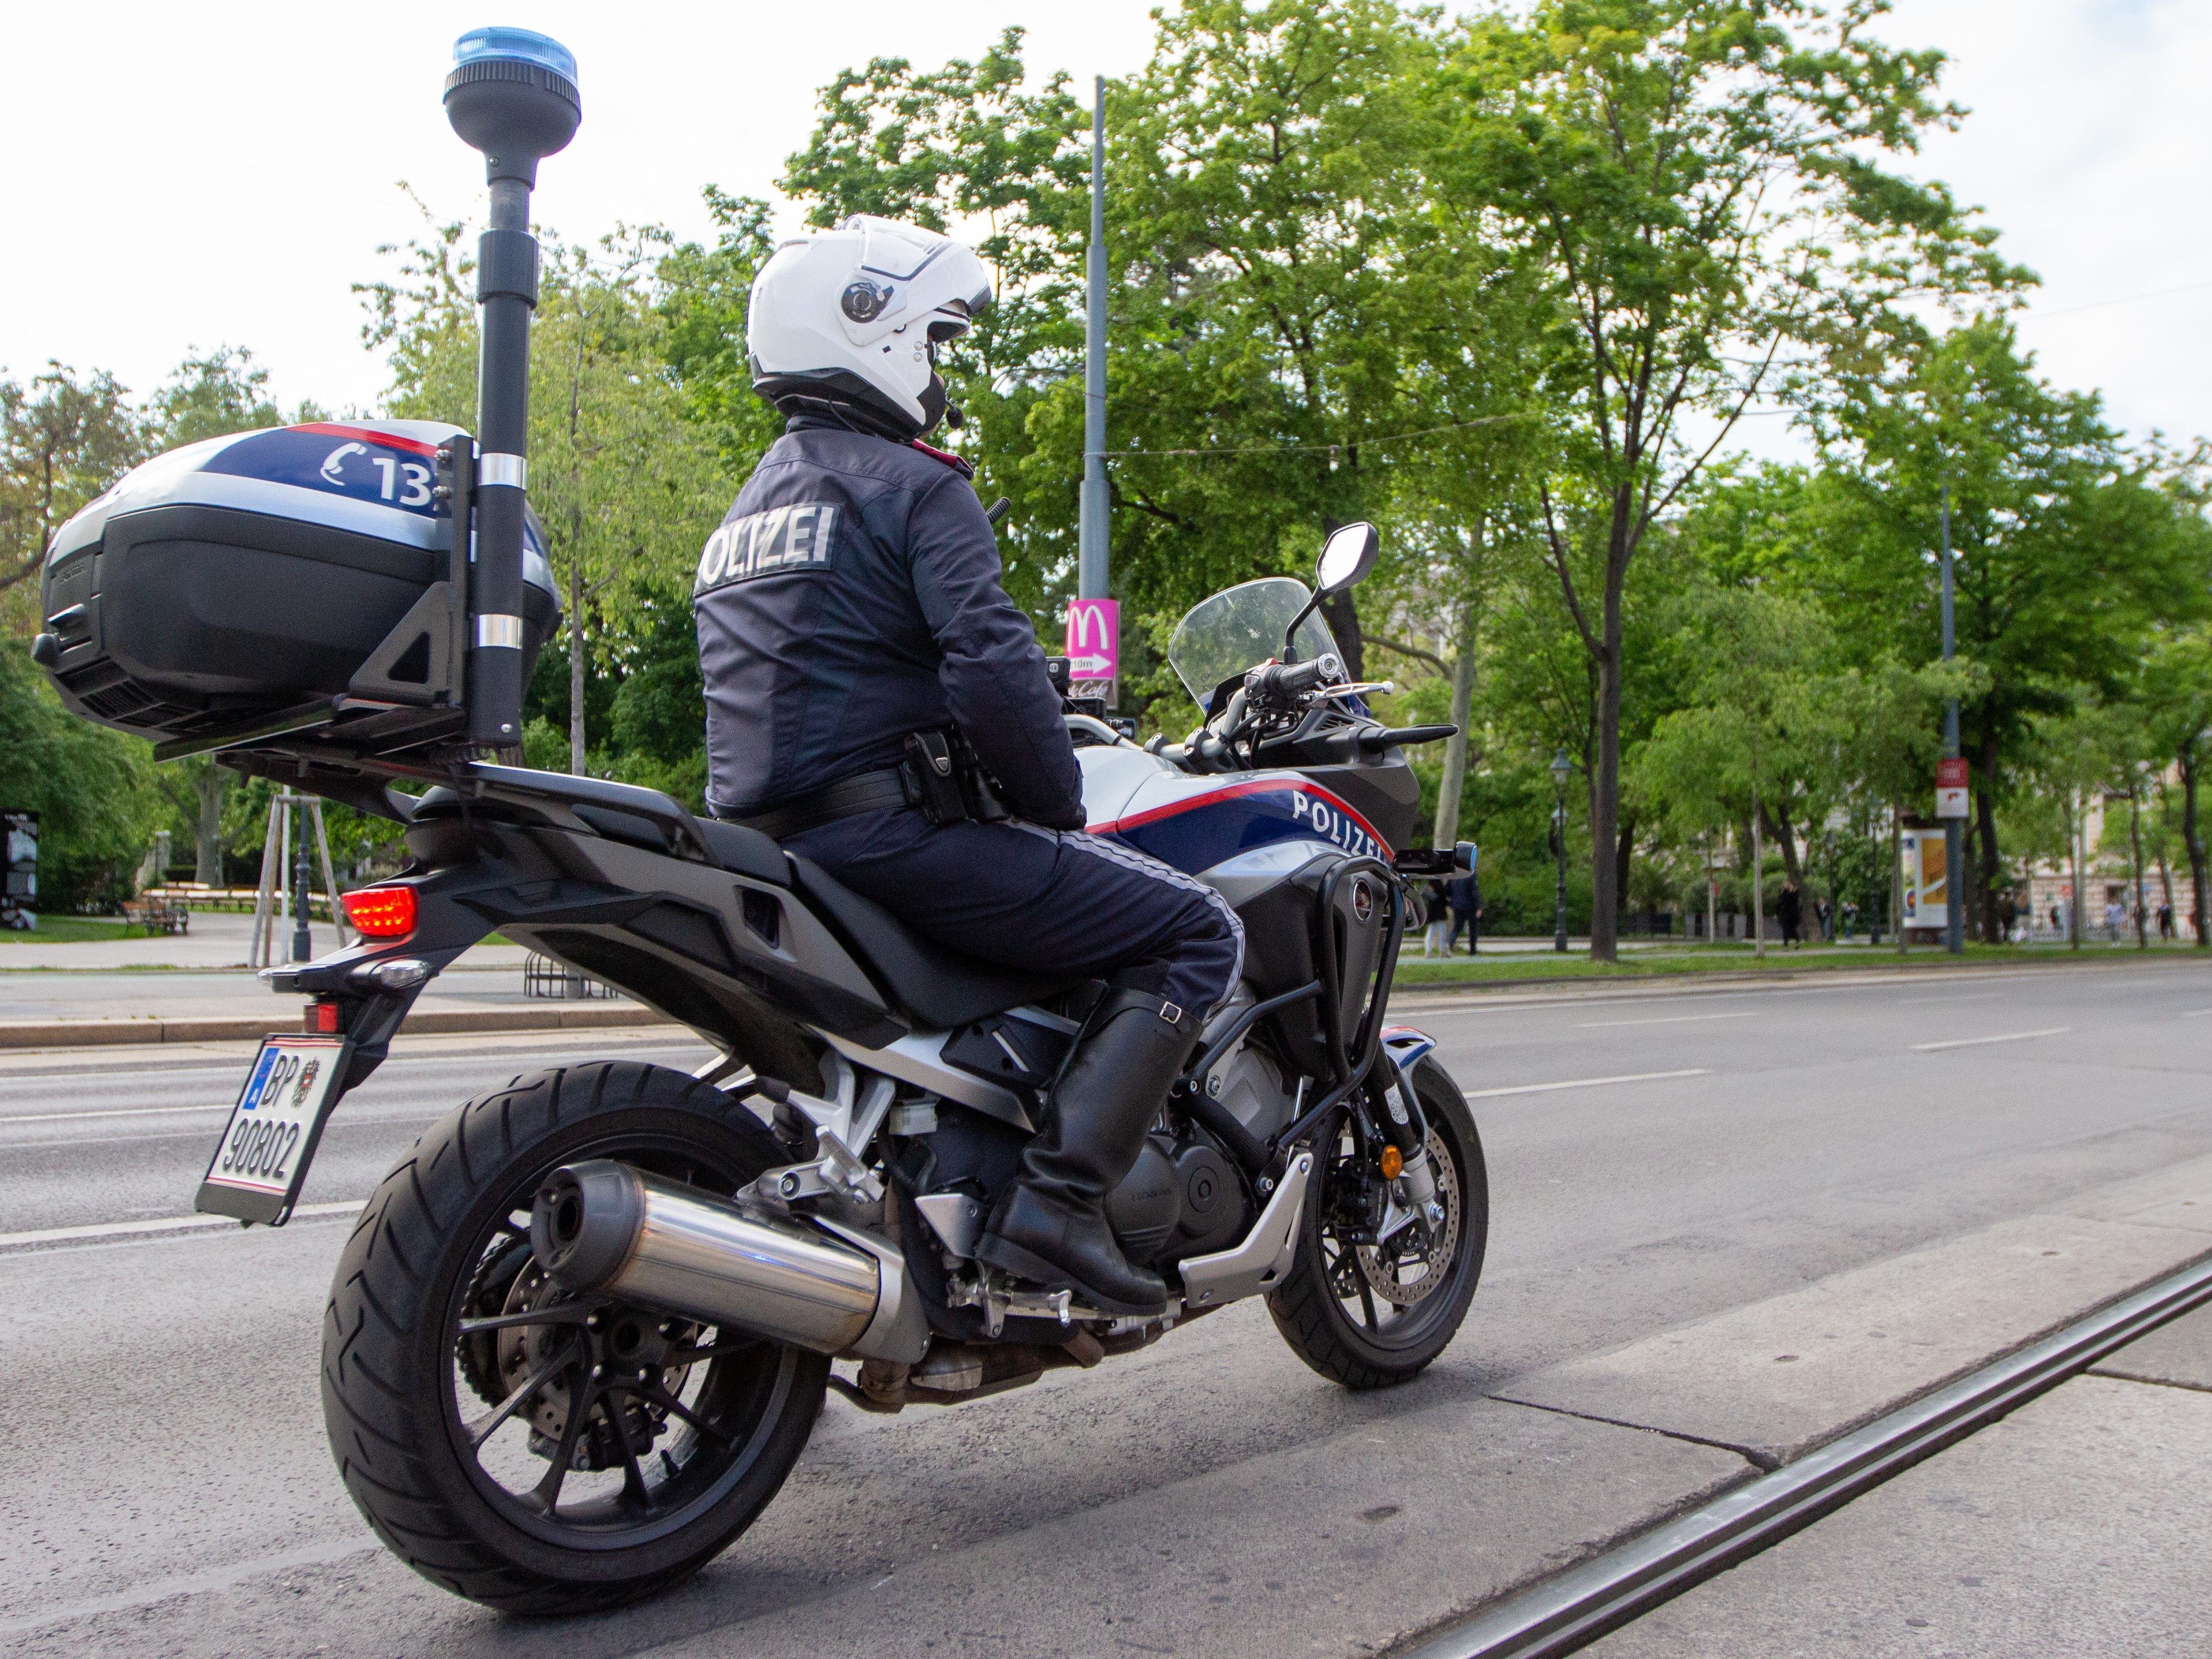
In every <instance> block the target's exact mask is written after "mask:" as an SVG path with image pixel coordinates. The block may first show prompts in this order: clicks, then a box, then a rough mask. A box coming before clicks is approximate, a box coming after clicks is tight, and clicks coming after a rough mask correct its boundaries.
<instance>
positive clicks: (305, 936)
mask: <svg viewBox="0 0 2212 1659" xmlns="http://www.w3.org/2000/svg"><path fill="white" fill-rule="evenodd" d="M291 817H292V822H293V823H295V824H297V825H298V826H299V829H300V850H299V855H298V856H297V857H296V858H295V859H294V860H293V861H292V960H293V961H295V962H307V961H311V960H312V959H313V957H314V954H315V942H314V939H313V935H312V934H310V933H308V931H307V903H308V895H310V894H311V893H313V891H314V879H315V878H314V872H313V871H311V870H309V869H308V868H307V814H306V813H305V812H297V811H295V812H294V813H293V814H292V815H291Z"/></svg>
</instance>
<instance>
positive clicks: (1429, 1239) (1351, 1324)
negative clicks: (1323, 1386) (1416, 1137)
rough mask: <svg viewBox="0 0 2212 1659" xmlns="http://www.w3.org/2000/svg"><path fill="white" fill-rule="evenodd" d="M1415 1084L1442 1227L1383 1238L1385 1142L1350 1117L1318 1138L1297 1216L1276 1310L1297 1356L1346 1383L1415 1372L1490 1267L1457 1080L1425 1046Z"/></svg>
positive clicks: (1443, 1340) (1474, 1155)
mask: <svg viewBox="0 0 2212 1659" xmlns="http://www.w3.org/2000/svg"><path fill="white" fill-rule="evenodd" d="M1413 1088H1414V1091H1415V1092H1416V1093H1417V1094H1418V1095H1419V1097H1420V1102H1421V1110H1422V1112H1423V1114H1424V1115H1425V1116H1426V1117H1427V1119H1428V1121H1429V1162H1430V1167H1431V1169H1432V1170H1435V1172H1436V1182H1437V1201H1438V1202H1439V1203H1441V1204H1442V1205H1443V1209H1444V1220H1443V1225H1442V1226H1441V1227H1438V1228H1435V1229H1426V1228H1424V1227H1422V1226H1421V1225H1418V1224H1416V1225H1411V1226H1407V1227H1406V1228H1404V1229H1403V1230H1401V1231H1397V1232H1395V1233H1393V1234H1392V1235H1391V1236H1390V1237H1389V1238H1388V1239H1384V1240H1382V1241H1380V1242H1377V1239H1376V1223H1377V1221H1378V1220H1379V1219H1380V1216H1379V1214H1378V1211H1379V1208H1380V1204H1379V1194H1378V1193H1377V1190H1376V1182H1377V1179H1378V1177H1377V1176H1376V1175H1375V1173H1374V1171H1373V1168H1372V1165H1373V1163H1374V1160H1375V1159H1376V1157H1377V1155H1378V1153H1379V1150H1380V1149H1379V1148H1376V1147H1371V1146H1367V1145H1366V1144H1364V1139H1363V1138H1362V1136H1361V1135H1360V1133H1359V1132H1358V1127H1357V1126H1356V1125H1354V1124H1353V1123H1352V1121H1350V1120H1349V1118H1346V1119H1345V1120H1344V1121H1340V1123H1339V1125H1338V1127H1337V1128H1336V1130H1335V1132H1334V1133H1333V1134H1331V1135H1328V1136H1326V1137H1325V1138H1324V1139H1323V1140H1322V1143H1321V1144H1320V1145H1319V1146H1316V1149H1315V1150H1316V1152H1318V1154H1319V1157H1318V1158H1317V1160H1316V1169H1315V1171H1314V1176H1313V1185H1312V1187H1311V1188H1310V1190H1309V1191H1308V1192H1307V1194H1306V1204H1305V1211H1304V1214H1303V1215H1302V1216H1301V1217H1300V1218H1299V1222H1298V1230H1299V1239H1298V1253H1297V1261H1295V1262H1294V1263H1293V1264H1292V1265H1291V1272H1290V1274H1289V1277H1288V1278H1287V1279H1285V1281H1284V1283H1283V1285H1282V1287H1281V1288H1280V1289H1279V1290H1277V1291H1273V1292H1272V1293H1271V1294H1270V1295H1269V1296H1268V1297H1267V1311H1268V1312H1269V1313H1270V1314H1272V1315H1273V1316H1274V1321H1275V1328H1276V1329H1278V1330H1279V1331H1280V1332H1282V1334H1283V1339H1284V1340H1285V1341H1286V1342H1288V1343H1289V1344H1290V1345H1291V1350H1292V1352H1295V1353H1296V1354H1297V1356H1298V1358H1301V1359H1303V1360H1304V1361H1305V1362H1306V1364H1309V1365H1310V1366H1312V1367H1313V1368H1314V1370H1317V1371H1319V1372H1320V1373H1321V1374H1322V1376H1326V1377H1328V1378H1329V1379H1330V1380H1331V1381H1332V1382H1336V1383H1342V1384H1344V1386H1345V1387H1346V1388H1348V1389H1383V1388H1389V1387H1390V1386H1391V1385H1393V1384H1394V1383H1403V1382H1406V1381H1407V1380H1408V1379H1410V1378H1412V1377H1413V1376H1418V1375H1419V1373H1420V1372H1421V1371H1422V1370H1423V1369H1425V1367H1426V1366H1427V1365H1428V1364H1429V1363H1430V1362H1431V1360H1433V1359H1434V1358H1436V1357H1437V1355H1438V1354H1440V1353H1442V1352H1443V1351H1444V1349H1445V1348H1446V1347H1447V1346H1449V1344H1450V1342H1451V1340H1452V1338H1453V1337H1454V1336H1455V1335H1457V1334H1458V1333H1459V1327H1460V1322H1461V1321H1462V1319H1464V1318H1465V1317H1466V1316H1467V1308H1468V1303H1469V1302H1470V1301H1471V1300H1472V1299H1473V1298H1474V1287H1475V1283H1476V1281H1477V1280H1478V1279H1480V1277H1481V1276H1482V1255H1483V1248H1484V1245H1485V1244H1486V1242H1487V1240H1488V1237H1489V1231H1490V1183H1489V1176H1488V1173H1487V1171H1486V1170H1485V1168H1484V1166H1483V1161H1482V1142H1481V1139H1480V1137H1479V1136H1478V1135H1477V1134H1476V1133H1475V1127H1474V1114H1473V1113H1471V1112H1470V1111H1468V1105H1467V1101H1466V1099H1465V1097H1462V1095H1461V1093H1460V1091H1459V1085H1456V1084H1455V1083H1454V1082H1453V1081H1452V1079H1451V1076H1450V1074H1449V1073H1447V1072H1446V1071H1445V1070H1444V1068H1443V1066H1441V1065H1439V1064H1437V1061H1436V1060H1434V1059H1432V1058H1429V1057H1427V1056H1424V1057H1423V1059H1422V1060H1421V1061H1420V1063H1419V1065H1417V1066H1415V1067H1414V1068H1413Z"/></svg>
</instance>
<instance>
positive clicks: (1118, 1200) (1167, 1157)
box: [1106, 1132, 1251, 1266]
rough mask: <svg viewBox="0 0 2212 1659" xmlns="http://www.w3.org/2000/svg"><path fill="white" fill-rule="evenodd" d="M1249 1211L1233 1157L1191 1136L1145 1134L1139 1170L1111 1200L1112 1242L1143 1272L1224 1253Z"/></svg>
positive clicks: (1131, 1173)
mask: <svg viewBox="0 0 2212 1659" xmlns="http://www.w3.org/2000/svg"><path fill="white" fill-rule="evenodd" d="M1250 1213H1251V1210H1250V1206H1249V1205H1247V1204H1246V1202H1245V1200H1244V1188H1243V1183H1242V1182H1239V1181H1238V1180H1237V1172H1236V1170H1233V1169H1231V1167H1230V1164H1229V1159H1228V1158H1227V1157H1226V1156H1225V1154H1224V1153H1223V1152H1222V1151H1221V1149H1220V1148H1219V1147H1218V1146H1215V1145H1214V1144H1213V1143H1212V1141H1211V1140H1208V1139H1205V1138H1204V1137H1203V1136H1201V1135H1199V1134H1197V1133H1194V1132H1191V1133H1186V1134H1185V1135H1184V1136H1183V1137H1182V1138H1181V1139H1177V1138H1176V1137H1173V1136H1170V1135H1166V1134H1162V1133H1152V1134H1150V1135H1147V1136H1146V1138H1145V1146H1144V1150H1143V1151H1141V1152H1139V1153H1138V1154H1137V1162H1136V1164H1135V1166H1134V1167H1133V1168H1132V1169H1131V1170H1130V1171H1129V1173H1128V1175H1127V1177H1126V1178H1124V1179H1123V1181H1122V1182H1121V1185H1120V1186H1118V1187H1116V1188H1115V1189H1114V1190H1113V1191H1112V1192H1111V1193H1109V1194H1107V1196H1106V1218H1107V1219H1108V1220H1109V1222H1111V1223H1112V1224H1113V1227H1114V1237H1116V1238H1117V1239H1119V1240H1120V1241H1121V1250H1122V1254H1124V1255H1127V1257H1128V1258H1129V1260H1130V1261H1133V1262H1136V1263H1138V1264H1139V1265H1140V1266H1146V1265H1150V1264H1152V1263H1158V1262H1172V1261H1181V1260H1182V1258H1183V1257H1185V1256H1187V1255H1206V1254H1208V1253H1209V1252H1211V1251H1214V1250H1225V1249H1228V1248H1229V1246H1230V1245H1231V1244H1233V1243H1236V1242H1237V1237H1239V1236H1240V1235H1241V1234H1242V1233H1243V1231H1244V1225H1245V1222H1246V1219H1247V1218H1248V1217H1249V1215H1250Z"/></svg>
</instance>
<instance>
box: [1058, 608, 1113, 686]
mask: <svg viewBox="0 0 2212 1659" xmlns="http://www.w3.org/2000/svg"><path fill="white" fill-rule="evenodd" d="M1120 672H1121V601H1119V600H1118V599H1070V600H1069V601H1068V602H1067V677H1068V678H1069V679H1071V680H1073V681H1075V682H1077V683H1079V684H1080V683H1081V682H1083V681H1085V680H1089V681H1094V682H1095V681H1101V680H1103V681H1106V682H1109V683H1110V682H1111V681H1112V680H1113V679H1114V678H1115V677H1116V676H1117V675H1119V674H1120Z"/></svg>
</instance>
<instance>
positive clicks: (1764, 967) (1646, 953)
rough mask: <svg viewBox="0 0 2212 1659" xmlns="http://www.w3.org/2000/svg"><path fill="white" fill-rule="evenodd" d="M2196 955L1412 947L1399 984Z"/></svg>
mask: <svg viewBox="0 0 2212 1659" xmlns="http://www.w3.org/2000/svg"><path fill="white" fill-rule="evenodd" d="M2191 954H2193V952H2192V950H2191V947H2190V946H2187V945H2152V946H2151V948H2150V949H2149V950H2148V951H2136V949H2135V948H2134V946H2133V945H2110V944H2106V943H2103V942H2099V943H2095V944H2085V945H2082V947H2081V949H2080V950H2079V951H2075V950H2072V949H2070V948H2069V947H2068V946H2066V945H1967V946H1966V954H1965V955H1964V957H1956V958H1954V957H1952V956H1951V955H1950V953H1949V952H1948V951H1943V950H1942V949H1940V948H1936V947H1931V946H1929V945H1915V946H1913V947H1912V948H1911V950H1909V951H1905V953H1904V954H1903V955H1902V956H1900V955H1899V953H1898V951H1897V949H1896V947H1895V946H1894V945H1879V946H1877V945H1826V946H1819V947H1815V948H1813V949H1809V950H1803V951H1784V950H1782V949H1781V948H1780V947H1779V946H1778V945H1768V946H1767V950H1766V957H1765V960H1764V961H1761V960H1760V959H1759V957H1758V956H1757V955H1755V954H1754V952H1753V947H1752V946H1751V945H1700V946H1690V945H1685V946H1684V947H1682V948H1681V949H1680V950H1668V949H1664V948H1662V949H1658V950H1633V951H1625V952H1624V953H1623V955H1622V957H1621V960H1620V961H1619V962H1592V961H1591V960H1590V959H1589V956H1588V954H1587V953H1586V947H1585V946H1583V945H1577V946H1575V947H1574V948H1573V949H1571V950H1570V951H1568V952H1567V954H1565V956H1560V955H1557V954H1555V953H1553V952H1552V951H1514V952H1511V953H1510V954H1509V953H1507V952H1504V951H1498V952H1495V953H1486V954H1485V955H1483V956H1480V957H1453V958H1451V959H1450V960H1449V961H1448V962H1447V961H1443V960H1441V959H1432V958H1428V957H1421V956H1419V955H1418V954H1415V953H1413V952H1412V951H1406V952H1403V953H1401V955H1400V957H1399V958H1398V977H1397V981H1396V983H1397V984H1399V985H1400V986H1401V987H1406V986H1425V985H1485V984H1494V983H1498V982H1509V983H1510V982H1512V981H1527V980H1553V979H1663V978H1668V977H1677V976H1680V975H1692V974H1804V973H1819V972H1822V971H1825V970H1830V969H1869V968H1873V969H1883V968H1887V969H1905V970H1906V971H1911V970H1913V969H1934V968H1945V967H1952V966H1957V965H1960V964H1961V963H1964V964H1970V965H1988V966H1996V965H1999V964H2005V963H2068V962H2073V963H2082V962H2111V963H2118V962H2124V961H2127V960H2130V959H2134V958H2136V957H2142V956H2146V955H2147V956H2151V957H2161V958H2166V959H2172V958H2177V957H2187V956H2190V955H2191Z"/></svg>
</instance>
